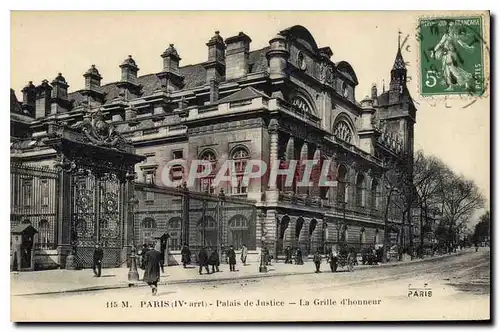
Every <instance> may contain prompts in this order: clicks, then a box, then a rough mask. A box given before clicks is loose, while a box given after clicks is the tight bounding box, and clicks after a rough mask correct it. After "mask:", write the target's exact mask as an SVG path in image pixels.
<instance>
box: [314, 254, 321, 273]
mask: <svg viewBox="0 0 500 332" xmlns="http://www.w3.org/2000/svg"><path fill="white" fill-rule="evenodd" d="M313 262H314V265H316V272H315V273H320V272H321V271H320V267H321V254H320V253H319V249H316V252H315V253H314V257H313Z"/></svg>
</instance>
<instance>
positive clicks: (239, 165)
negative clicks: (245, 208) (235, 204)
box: [231, 148, 250, 194]
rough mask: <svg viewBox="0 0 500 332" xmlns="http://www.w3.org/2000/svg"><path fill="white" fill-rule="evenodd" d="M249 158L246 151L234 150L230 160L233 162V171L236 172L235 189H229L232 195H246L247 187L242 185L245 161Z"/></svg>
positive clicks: (241, 149) (242, 149)
mask: <svg viewBox="0 0 500 332" xmlns="http://www.w3.org/2000/svg"><path fill="white" fill-rule="evenodd" d="M249 158H250V156H249V155H248V151H247V150H246V149H244V148H238V149H236V150H235V151H234V152H233V154H232V156H231V159H232V160H233V161H234V169H235V172H236V180H237V183H236V187H232V188H231V192H232V193H233V194H246V193H247V187H246V186H245V185H244V184H243V177H244V175H245V169H246V167H247V161H248V159H249Z"/></svg>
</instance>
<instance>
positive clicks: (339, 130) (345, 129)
mask: <svg viewBox="0 0 500 332" xmlns="http://www.w3.org/2000/svg"><path fill="white" fill-rule="evenodd" d="M333 132H334V135H335V137H337V138H339V139H341V140H343V141H345V142H348V143H351V142H352V131H351V129H350V128H349V125H348V124H347V123H346V122H345V121H340V122H339V123H338V124H337V126H336V127H335V129H334V131H333Z"/></svg>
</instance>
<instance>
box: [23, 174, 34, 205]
mask: <svg viewBox="0 0 500 332" xmlns="http://www.w3.org/2000/svg"><path fill="white" fill-rule="evenodd" d="M22 190H23V205H24V206H31V203H32V202H31V199H32V190H33V181H32V180H31V179H26V180H23V189H22Z"/></svg>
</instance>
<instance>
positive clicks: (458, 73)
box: [418, 15, 487, 96]
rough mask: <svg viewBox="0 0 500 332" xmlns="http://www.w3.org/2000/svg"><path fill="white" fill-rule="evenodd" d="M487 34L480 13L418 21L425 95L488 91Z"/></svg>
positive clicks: (481, 92)
mask: <svg viewBox="0 0 500 332" xmlns="http://www.w3.org/2000/svg"><path fill="white" fill-rule="evenodd" d="M484 33H485V32H484V29H483V17H482V16H479V15H478V16H463V17H433V18H422V19H420V20H419V25H418V37H419V38H418V39H419V40H420V50H419V51H420V68H419V70H420V92H421V94H422V96H434V95H447V96H449V95H469V96H482V95H483V94H484V93H485V90H486V81H487V80H485V74H486V72H485V61H484V58H485V57H484V52H485V50H484Z"/></svg>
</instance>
